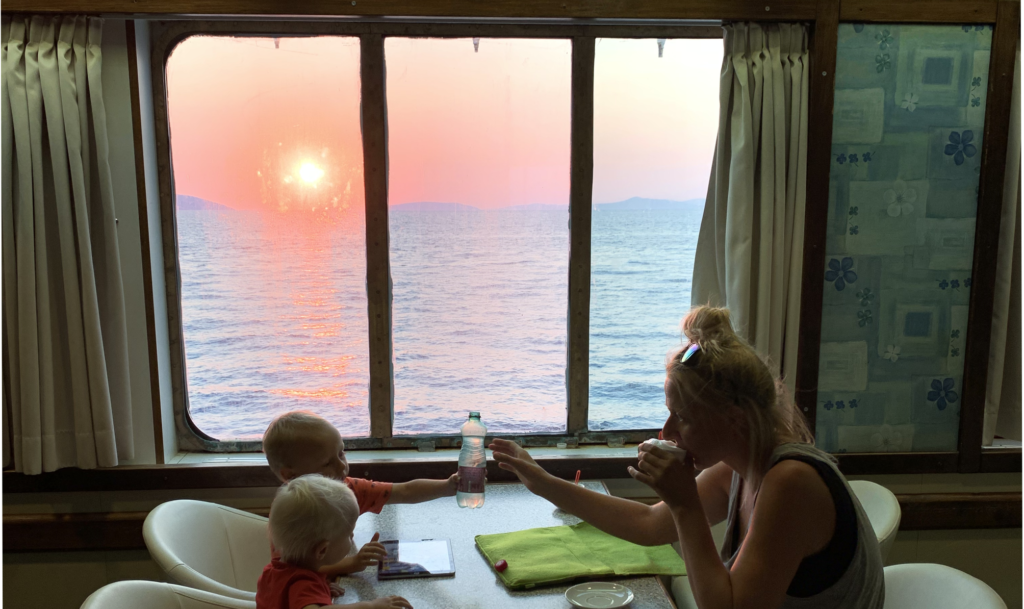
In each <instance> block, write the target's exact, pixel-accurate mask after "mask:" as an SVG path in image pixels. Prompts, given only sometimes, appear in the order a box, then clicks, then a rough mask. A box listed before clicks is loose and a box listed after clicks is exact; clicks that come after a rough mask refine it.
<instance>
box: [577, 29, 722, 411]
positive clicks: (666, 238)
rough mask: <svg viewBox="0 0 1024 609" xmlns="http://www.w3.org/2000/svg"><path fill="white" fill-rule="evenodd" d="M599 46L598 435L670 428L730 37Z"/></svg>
mask: <svg viewBox="0 0 1024 609" xmlns="http://www.w3.org/2000/svg"><path fill="white" fill-rule="evenodd" d="M662 50H663V52H660V51H659V45H658V41H656V40H620V39H599V40H598V41H597V47H596V54H595V64H594V203H595V205H594V211H593V223H592V229H591V231H592V237H591V296H590V417H589V418H590V428H591V429H594V430H605V429H647V428H653V427H661V425H662V423H664V421H665V394H664V390H663V386H664V381H665V365H664V362H665V356H666V355H667V354H668V352H669V351H670V350H671V349H673V348H674V347H678V346H679V344H680V330H679V322H680V320H681V319H682V317H683V316H684V315H685V314H686V312H687V311H688V310H689V308H690V278H691V275H692V273H693V257H694V251H695V249H696V247H697V233H698V231H699V230H700V221H701V215H702V214H703V212H704V197H705V195H706V193H707V186H708V176H709V174H710V170H711V160H712V157H713V156H714V148H715V137H716V134H717V131H718V77H719V70H720V68H721V64H722V41H721V40H668V41H665V42H664V47H663V49H662Z"/></svg>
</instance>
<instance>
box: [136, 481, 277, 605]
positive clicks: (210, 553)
mask: <svg viewBox="0 0 1024 609" xmlns="http://www.w3.org/2000/svg"><path fill="white" fill-rule="evenodd" d="M142 533H143V537H144V538H145V540H146V548H148V549H149V553H150V555H151V556H152V557H153V560H155V561H156V563H157V564H158V565H160V567H161V568H162V569H163V570H164V572H165V573H167V576H168V577H169V578H170V579H171V580H172V581H174V582H176V583H179V584H181V585H184V586H190V587H192V588H198V589H200V590H206V591H208V592H213V593H216V594H221V595H224V596H229V597H232V598H238V599H243V600H250V601H251V600H254V599H255V598H256V581H257V580H258V579H259V577H260V574H261V573H262V572H263V567H265V566H266V565H267V564H268V563H269V562H270V539H269V537H268V534H267V519H266V518H263V517H262V516H257V515H255V514H250V513H249V512H243V511H242V510H236V509H234V508H229V507H225V506H223V505H217V504H215V503H207V502H205V501H192V500H184V499H183V500H179V501H169V502H167V503H163V504H161V505H158V506H157V507H156V508H155V509H153V511H151V512H150V513H149V515H148V516H146V523H145V525H144V526H143V528H142Z"/></svg>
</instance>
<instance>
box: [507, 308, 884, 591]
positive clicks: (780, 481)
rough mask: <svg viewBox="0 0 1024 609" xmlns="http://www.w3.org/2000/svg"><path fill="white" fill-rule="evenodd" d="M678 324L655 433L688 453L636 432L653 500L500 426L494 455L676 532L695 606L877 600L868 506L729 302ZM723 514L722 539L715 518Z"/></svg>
mask: <svg viewBox="0 0 1024 609" xmlns="http://www.w3.org/2000/svg"><path fill="white" fill-rule="evenodd" d="M683 333H684V335H685V339H686V340H687V344H685V345H684V346H683V347H682V348H681V349H679V350H678V351H677V352H675V353H673V354H672V355H671V356H669V359H668V361H667V363H666V366H665V369H666V376H665V405H666V406H667V408H668V419H667V420H666V421H665V425H664V427H663V428H662V436H663V438H664V439H665V440H669V441H671V442H674V443H675V444H676V445H677V447H678V448H680V449H683V451H685V453H683V452H682V451H675V450H666V449H665V448H662V447H658V446H652V445H650V444H643V445H641V448H640V457H639V464H638V468H636V469H634V468H632V467H630V468H629V474H630V475H631V476H633V477H634V478H636V479H637V480H639V481H640V482H643V483H644V484H647V485H648V486H650V487H651V488H652V489H654V491H655V492H656V493H657V494H658V496H659V497H661V499H662V502H661V503H658V504H656V505H653V506H646V505H643V504H641V503H637V502H634V501H631V500H628V499H623V498H619V497H610V496H607V495H601V494H599V493H595V492H593V491H588V490H586V489H584V488H581V487H579V486H576V485H574V484H572V483H570V482H567V481H564V480H560V479H558V478H555V477H553V476H551V475H550V474H548V473H547V472H545V471H544V470H543V469H542V468H541V467H540V466H538V465H537V463H536V462H535V461H534V460H533V458H531V457H530V455H529V453H527V451H525V450H524V449H523V448H521V447H520V446H518V445H517V444H515V443H514V442H509V441H506V440H497V439H496V440H495V441H494V443H493V444H492V445H491V446H490V448H491V449H492V450H493V451H494V458H495V459H496V460H497V461H498V463H499V466H500V467H501V468H503V469H507V470H509V471H512V472H515V474H516V475H517V476H518V477H519V479H520V480H521V481H522V482H523V483H524V484H525V485H526V487H527V488H528V489H530V490H531V491H532V492H534V493H536V494H538V495H540V496H542V497H544V498H546V499H548V500H549V501H551V502H552V503H554V504H555V505H557V506H558V507H559V508H561V509H563V510H565V511H567V512H570V513H572V514H575V515H576V516H578V517H580V518H582V519H583V520H585V521H587V522H589V523H590V524H592V525H594V526H595V527H597V528H599V529H601V530H603V531H605V532H607V533H609V534H611V535H615V536H617V537H620V538H622V539H626V540H629V541H632V542H634V543H637V544H642V545H658V544H665V543H671V542H674V541H679V543H680V545H681V546H682V554H683V559H684V560H685V562H686V571H687V575H688V577H689V583H690V587H691V588H692V590H693V595H694V599H695V600H696V602H697V606H698V607H700V608H701V609H748V608H749V609H754V608H756V609H775V608H780V607H782V608H787V609H788V608H805V607H806V608H812V607H813V608H818V607H822V608H825V607H828V608H836V609H881V607H882V603H883V599H884V596H885V590H884V580H883V576H882V559H881V554H880V552H879V549H878V542H877V540H876V538H875V535H874V532H873V530H872V528H871V524H870V523H869V522H868V519H867V516H866V515H865V513H864V510H863V509H862V508H861V506H860V504H859V503H858V502H857V500H856V498H855V497H854V495H853V492H852V491H851V490H850V487H849V485H848V484H847V482H846V479H845V478H844V477H843V475H842V474H841V473H840V472H839V470H838V469H837V468H836V466H835V462H834V461H833V459H832V458H831V457H829V455H827V454H825V453H823V452H822V451H820V450H818V449H816V448H814V446H813V444H812V437H811V434H810V433H809V432H808V430H807V427H806V423H805V422H804V419H803V417H802V416H801V415H800V414H799V413H798V412H797V411H796V408H795V406H794V405H793V404H792V402H791V401H789V400H786V399H784V397H783V396H784V394H783V393H782V392H780V391H779V390H778V389H777V385H776V380H775V379H774V378H773V376H772V374H771V372H770V371H769V369H768V367H767V366H766V365H765V364H764V362H763V361H762V360H761V358H760V357H758V355H757V353H756V352H755V351H754V350H753V349H752V348H751V347H750V345H748V344H747V343H746V342H745V341H743V340H742V339H741V338H740V337H739V336H737V335H736V333H735V332H734V331H733V329H732V326H731V324H730V323H729V312H728V311H727V310H726V309H718V308H712V307H698V308H696V309H694V310H692V311H691V312H690V313H689V314H688V315H687V316H686V318H685V319H684V320H683ZM722 521H725V522H726V527H727V529H726V530H727V532H726V537H725V543H724V545H723V548H722V550H721V553H719V551H718V550H717V549H716V548H715V544H714V541H713V539H712V537H711V526H712V525H714V524H717V523H719V522H722Z"/></svg>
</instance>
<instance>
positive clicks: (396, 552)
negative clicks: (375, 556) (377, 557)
mask: <svg viewBox="0 0 1024 609" xmlns="http://www.w3.org/2000/svg"><path fill="white" fill-rule="evenodd" d="M380 543H381V544H383V545H384V549H385V550H386V551H387V554H386V555H385V556H384V559H383V560H382V561H380V565H379V566H378V567H377V579H399V578H403V577H437V576H439V575H455V560H454V559H453V558H452V544H451V542H450V541H448V540H447V539H420V540H417V541H405V540H388V541H381V542H380Z"/></svg>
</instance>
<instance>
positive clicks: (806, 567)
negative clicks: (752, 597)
mask: <svg viewBox="0 0 1024 609" xmlns="http://www.w3.org/2000/svg"><path fill="white" fill-rule="evenodd" d="M790 459H792V460H794V461H800V462H802V463H806V464H807V465H810V466H811V467H813V468H814V471H816V472H818V475H819V476H821V479H822V481H824V482H825V486H827V487H828V492H829V494H830V495H832V503H833V505H834V506H835V509H836V526H835V531H833V533H832V539H830V540H829V542H828V545H827V546H825V547H824V548H823V549H822V550H821V551H820V552H818V553H816V554H812V555H810V556H808V557H806V558H804V559H803V560H802V561H800V567H799V568H798V569H797V571H796V575H794V576H793V581H792V582H790V584H789V588H788V589H787V590H786V594H788V595H789V596H792V597H795V598H807V597H809V596H814V595H815V594H820V593H821V592H823V591H825V590H827V589H828V588H831V587H832V586H833V585H835V583H836V582H837V581H839V578H840V577H842V576H843V573H846V569H847V568H849V566H850V563H851V562H853V555H854V552H856V551H857V511H856V508H854V506H853V499H852V498H851V497H850V493H848V492H847V491H846V486H845V485H844V484H843V481H842V480H841V479H840V478H839V476H838V475H836V473H835V472H834V471H833V470H832V468H831V467H829V466H828V465H826V464H825V463H823V462H821V461H819V460H817V459H812V458H811V457H806V456H803V455H790V456H786V457H783V458H782V459H780V460H779V461H778V462H777V463H776V464H775V465H778V464H779V463H781V462H782V461H788V460H790ZM773 467H774V466H773ZM734 526H735V529H734V530H733V534H732V539H733V547H732V553H733V554H735V553H736V550H738V548H737V547H736V546H737V543H738V540H739V538H740V534H739V533H740V531H739V526H740V519H739V518H737V519H736V521H735V524H734Z"/></svg>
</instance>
